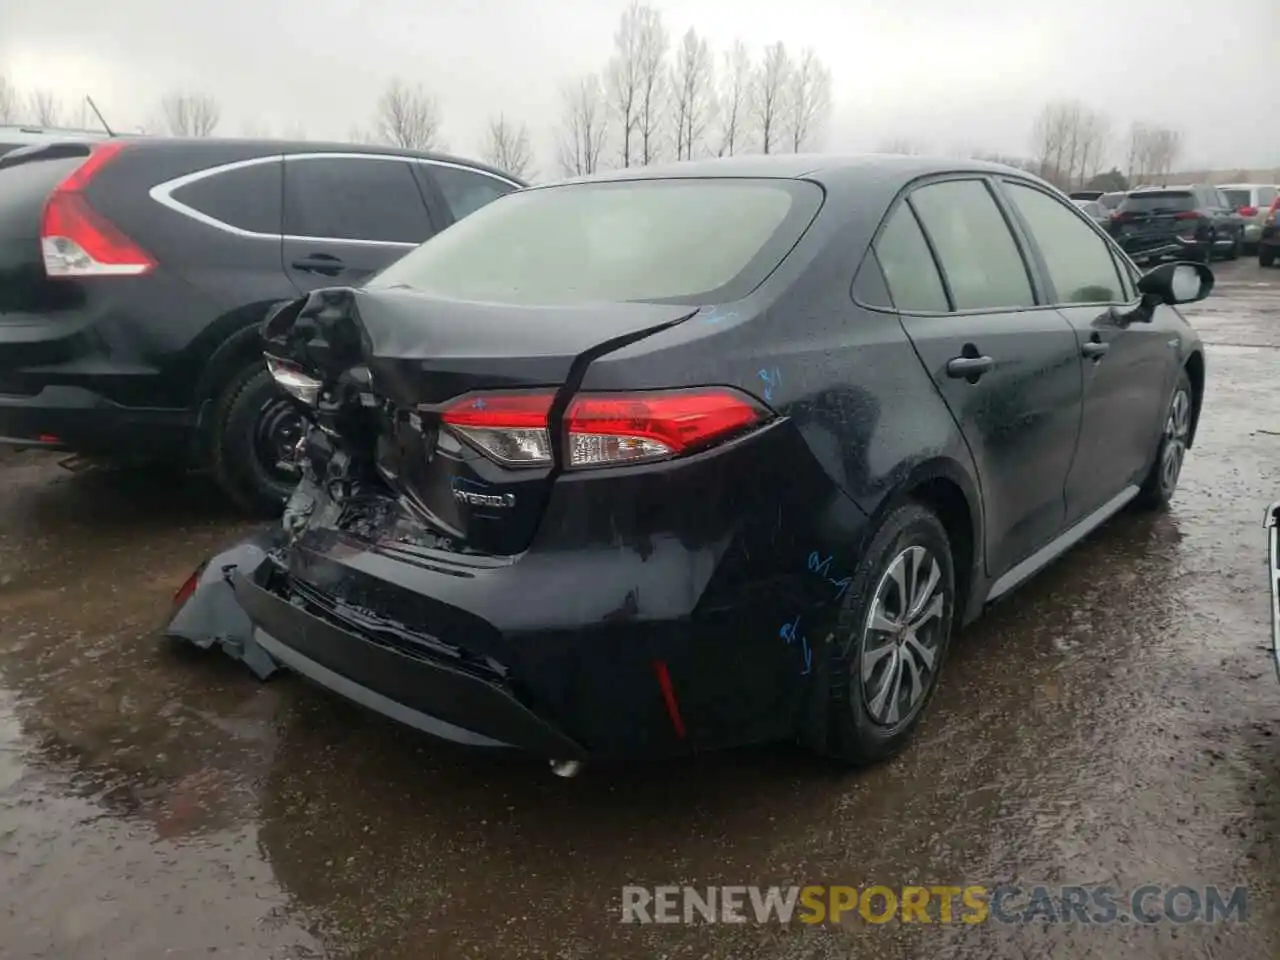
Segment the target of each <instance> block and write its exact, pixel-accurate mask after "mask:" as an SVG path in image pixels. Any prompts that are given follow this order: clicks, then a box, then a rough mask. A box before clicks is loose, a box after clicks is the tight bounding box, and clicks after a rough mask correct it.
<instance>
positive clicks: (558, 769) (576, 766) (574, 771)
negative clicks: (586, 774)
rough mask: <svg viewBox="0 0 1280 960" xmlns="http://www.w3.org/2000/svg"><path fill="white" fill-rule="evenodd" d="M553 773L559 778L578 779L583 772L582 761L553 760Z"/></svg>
mask: <svg viewBox="0 0 1280 960" xmlns="http://www.w3.org/2000/svg"><path fill="white" fill-rule="evenodd" d="M551 772H552V773H554V774H555V775H556V776H557V777H564V778H565V779H566V780H568V779H569V778H570V777H576V776H577V775H578V774H580V773H581V772H582V761H581V760H552V761H551Z"/></svg>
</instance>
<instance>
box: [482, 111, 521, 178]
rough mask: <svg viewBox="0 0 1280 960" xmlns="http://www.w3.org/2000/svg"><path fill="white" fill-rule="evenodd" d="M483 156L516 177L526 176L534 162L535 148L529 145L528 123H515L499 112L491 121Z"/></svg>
mask: <svg viewBox="0 0 1280 960" xmlns="http://www.w3.org/2000/svg"><path fill="white" fill-rule="evenodd" d="M483 156H484V159H485V160H486V161H488V162H489V163H491V164H493V165H494V166H495V167H497V168H498V169H499V170H505V171H507V173H510V174H512V175H513V176H516V177H524V175H525V174H526V173H527V172H528V171H529V165H530V164H531V163H532V162H533V148H532V147H531V146H530V145H529V127H528V125H526V124H524V123H521V124H518V125H516V124H513V123H511V122H510V121H509V120H508V119H507V118H506V117H505V116H503V115H502V114H499V115H498V116H496V117H494V118H493V119H492V120H490V121H489V133H488V136H487V138H486V140H485V145H484V151H483Z"/></svg>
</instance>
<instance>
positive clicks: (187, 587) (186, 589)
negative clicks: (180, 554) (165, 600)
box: [173, 563, 206, 607]
mask: <svg viewBox="0 0 1280 960" xmlns="http://www.w3.org/2000/svg"><path fill="white" fill-rule="evenodd" d="M205 566H206V564H203V563H202V564H200V566H198V567H196V568H195V570H193V571H191V576H189V577H187V579H186V580H184V581H182V586H180V587H179V588H178V589H177V592H175V593H174V595H173V605H174V606H175V607H180V606H182V605H183V604H184V603H186V602H187V601H188V600H190V599H191V595H192V594H193V593H195V592H196V587H197V586H199V584H200V575H201V574H202V573H204V568H205Z"/></svg>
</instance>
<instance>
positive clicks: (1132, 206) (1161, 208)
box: [1120, 190, 1196, 213]
mask: <svg viewBox="0 0 1280 960" xmlns="http://www.w3.org/2000/svg"><path fill="white" fill-rule="evenodd" d="M1195 208H1196V198H1195V195H1194V194H1193V193H1192V192H1191V191H1190V190H1143V191H1142V192H1141V193H1131V194H1129V196H1128V197H1126V198H1125V200H1124V202H1123V203H1121V204H1120V212H1121V213H1178V212H1180V211H1183V210H1194V209H1195Z"/></svg>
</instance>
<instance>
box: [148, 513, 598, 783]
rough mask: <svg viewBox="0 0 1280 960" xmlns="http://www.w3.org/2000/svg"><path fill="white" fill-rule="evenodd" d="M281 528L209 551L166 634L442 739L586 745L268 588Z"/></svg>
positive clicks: (486, 687)
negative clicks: (298, 679)
mask: <svg viewBox="0 0 1280 960" xmlns="http://www.w3.org/2000/svg"><path fill="white" fill-rule="evenodd" d="M284 540H285V537H284V535H283V533H282V532H278V531H264V532H262V533H259V534H255V535H254V536H252V537H250V538H249V539H247V540H245V541H243V542H241V543H239V544H237V545H236V546H234V547H232V548H231V549H229V550H227V551H224V552H223V553H221V554H218V555H217V556H215V557H213V558H212V559H211V560H210V561H209V562H208V563H206V564H205V565H204V567H203V568H202V569H201V570H200V571H199V573H198V575H197V577H198V578H197V582H196V585H195V588H194V590H193V591H192V592H191V593H190V596H189V597H188V598H187V599H186V600H185V602H184V603H183V604H182V605H181V607H180V608H179V609H178V610H177V611H175V613H174V615H173V617H172V618H171V619H170V622H169V624H168V626H167V627H166V628H165V630H164V631H163V632H164V634H165V635H166V636H169V637H172V638H175V639H181V640H186V641H188V642H190V643H193V644H195V645H196V646H198V647H201V648H204V649H210V648H214V647H216V648H218V649H220V650H222V651H223V652H225V653H227V654H229V655H230V656H232V657H233V658H235V659H237V660H240V661H242V662H244V663H245V665H246V666H248V667H249V668H250V669H251V670H252V671H253V672H254V673H255V674H256V675H257V676H258V677H259V678H260V679H264V680H265V679H267V678H268V677H270V676H271V675H273V674H274V673H276V672H278V671H279V670H280V669H281V668H287V669H289V670H292V671H294V672H296V673H298V674H300V675H302V676H303V677H305V678H306V679H308V680H310V681H312V682H313V683H316V684H318V685H319V686H321V687H325V688H327V689H329V690H331V691H332V692H334V693H336V694H338V695H339V696H342V697H345V698H346V699H348V700H352V701H354V702H356V703H358V704H360V705H362V706H364V707H366V708H368V709H370V710H373V711H375V712H376V713H380V714H382V715H384V716H386V717H389V718H391V719H393V720H397V721H399V722H400V723H404V724H406V725H408V726H411V727H414V728H416V729H418V730H421V731H423V732H425V733H428V734H431V735H432V736H436V737H439V738H441V739H443V740H448V741H452V742H455V743H459V744H464V745H466V746H471V747H514V748H519V749H522V750H526V751H529V752H531V753H536V754H541V755H543V756H547V757H554V758H558V759H567V760H573V759H585V757H586V754H587V752H586V750H585V749H584V748H583V747H582V746H581V745H580V744H578V743H576V742H575V741H574V740H573V739H571V738H570V737H568V736H567V735H565V734H564V733H562V732H561V731H559V730H558V729H556V728H555V727H554V726H553V725H552V724H550V723H548V722H547V721H546V720H544V719H543V718H541V717H540V716H538V715H537V714H536V713H534V712H533V711H532V710H530V709H529V708H528V707H527V706H526V705H525V704H523V703H522V702H521V701H520V700H519V699H518V698H517V697H516V696H515V694H514V693H513V692H512V691H511V690H510V689H508V688H507V687H506V686H505V685H504V684H502V683H500V682H497V681H495V680H492V679H488V678H484V677H481V676H477V675H475V674H474V673H469V672H467V671H466V670H465V669H459V668H457V667H455V666H452V665H449V664H446V663H442V662H439V661H437V660H435V659H433V658H432V657H431V656H430V655H429V654H427V653H425V652H422V651H415V650H408V649H406V645H405V644H393V643H390V642H387V641H385V640H384V639H382V638H377V637H373V636H369V635H365V634H364V633H363V632H362V631H360V630H357V629H354V628H351V627H349V626H347V625H345V624H341V623H338V622H335V621H334V620H332V619H330V618H327V617H324V616H322V615H320V614H319V613H318V612H315V611H312V610H309V609H307V608H306V604H305V601H304V600H303V599H302V598H301V597H292V598H286V597H285V596H283V595H282V594H281V593H280V592H278V591H277V590H276V589H274V588H273V585H274V582H275V580H276V573H277V569H278V568H277V565H276V561H274V560H273V559H272V558H271V554H272V552H273V551H275V550H277V549H279V548H280V547H281V546H282V545H283V544H284Z"/></svg>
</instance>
